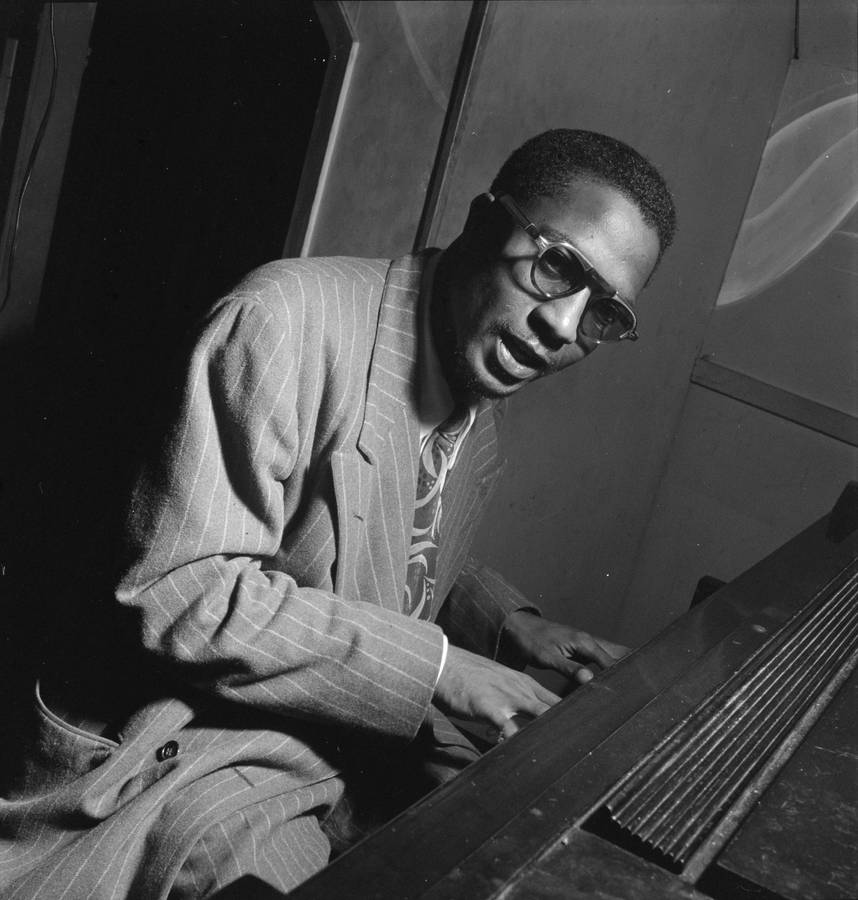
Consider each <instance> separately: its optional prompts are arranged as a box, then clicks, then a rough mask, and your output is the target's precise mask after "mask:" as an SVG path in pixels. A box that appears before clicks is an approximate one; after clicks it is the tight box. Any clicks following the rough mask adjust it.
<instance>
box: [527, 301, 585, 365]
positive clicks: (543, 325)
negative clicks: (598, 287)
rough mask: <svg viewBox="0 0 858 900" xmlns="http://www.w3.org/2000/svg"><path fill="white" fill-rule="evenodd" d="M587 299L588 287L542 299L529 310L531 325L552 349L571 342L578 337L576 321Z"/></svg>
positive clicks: (581, 314)
mask: <svg viewBox="0 0 858 900" xmlns="http://www.w3.org/2000/svg"><path fill="white" fill-rule="evenodd" d="M589 299H590V289H589V288H588V287H586V288H584V289H583V290H580V291H578V292H577V293H575V294H570V295H569V296H568V297H555V298H554V299H553V300H550V299H546V300H543V301H542V302H541V303H539V304H538V305H536V306H535V307H534V308H533V310H532V311H531V314H530V317H531V327H532V328H533V330H534V331H535V332H536V333H537V335H538V336H539V339H540V340H541V341H542V342H543V343H544V344H545V345H546V346H547V347H549V348H551V349H552V350H557V349H558V348H559V347H561V346H563V345H565V344H573V343H575V341H576V340H577V339H578V323H579V322H580V321H581V316H583V315H584V310H585V309H586V307H587V301H588V300H589Z"/></svg>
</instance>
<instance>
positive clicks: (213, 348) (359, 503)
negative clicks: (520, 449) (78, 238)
mask: <svg viewBox="0 0 858 900" xmlns="http://www.w3.org/2000/svg"><path fill="white" fill-rule="evenodd" d="M424 262H425V256H418V257H413V258H410V257H409V258H405V259H402V260H397V261H394V262H393V263H390V262H386V261H367V260H357V259H346V258H332V259H324V260H290V261H280V262H276V263H271V264H269V265H267V266H264V267H262V268H261V269H258V270H257V271H256V272H254V273H252V274H251V275H250V276H248V278H247V279H246V280H245V281H244V282H243V283H242V284H240V285H239V286H238V287H237V288H236V289H235V290H234V291H233V292H232V293H231V294H230V295H229V296H228V297H226V298H225V299H224V300H222V301H221V302H220V303H219V304H218V305H217V306H216V307H215V308H214V309H213V310H212V312H211V314H210V315H209V317H208V318H207V320H206V322H205V323H204V325H203V327H202V329H201V331H200V334H199V336H198V340H197V341H196V344H195V347H194V350H193V352H192V353H191V354H190V355H189V357H188V362H187V366H186V370H185V378H184V382H183V385H182V390H181V392H180V394H178V395H177V402H176V408H175V410H173V411H172V423H173V424H172V426H171V427H170V428H169V429H168V431H167V432H166V434H165V435H164V439H163V442H162V443H161V446H160V447H159V448H158V450H157V452H156V453H155V454H154V455H153V456H152V458H151V459H150V460H148V462H147V463H146V465H145V466H144V468H143V469H142V472H141V475H140V478H139V481H138V484H137V487H136V489H135V493H134V495H133V499H132V503H131V506H130V512H129V517H128V525H127V535H126V538H127V539H126V558H125V564H124V568H123V574H122V577H121V580H120V582H119V584H118V587H117V590H116V600H117V602H118V603H119V604H121V605H122V606H124V607H125V608H127V609H128V610H131V611H133V612H134V613H135V614H136V616H137V621H139V629H140V632H139V636H140V642H141V643H142V644H143V645H144V646H145V648H146V651H147V653H148V654H149V656H150V657H151V660H152V661H153V662H154V663H156V664H157V665H158V666H159V667H160V668H161V669H163V671H165V672H167V673H168V674H169V677H170V679H171V680H170V683H172V684H173V685H176V687H175V690H172V691H171V693H173V694H174V696H167V697H164V696H159V697H153V698H152V699H151V701H150V702H147V703H144V704H143V705H142V706H141V707H140V708H139V709H138V710H137V711H136V712H135V713H134V714H133V715H132V716H131V717H130V719H129V720H128V721H127V722H126V724H125V727H124V728H123V729H122V731H121V735H120V740H119V741H118V742H114V741H108V740H106V739H104V738H100V737H97V736H94V735H91V734H88V733H87V732H85V731H82V730H81V729H78V728H74V727H72V726H69V725H67V724H65V723H64V722H63V721H62V720H61V719H59V718H58V717H57V716H56V715H54V714H53V713H52V712H51V711H50V710H48V709H47V708H46V707H45V706H44V704H43V703H41V700H40V698H39V697H38V696H36V697H34V702H33V718H32V722H31V723H30V727H29V731H28V732H27V734H25V735H22V736H21V747H22V749H23V753H24V759H25V764H24V765H23V766H22V768H21V770H20V771H19V772H12V773H3V776H0V777H5V781H6V784H4V785H3V790H2V797H3V798H4V799H3V800H2V801H0V895H2V897H3V898H4V900H13V898H14V900H25V898H36V897H38V898H53V897H57V898H60V897H63V898H68V900H77V898H83V897H98V898H107V897H111V898H119V897H126V896H131V897H146V898H149V897H166V896H167V893H168V892H169V889H170V885H172V884H173V883H174V881H175V880H176V879H177V878H178V879H179V882H178V885H184V887H183V888H182V890H184V891H185V892H186V893H187V894H188V895H189V896H193V895H194V894H195V893H197V894H201V895H204V894H205V893H206V892H208V891H211V890H214V889H215V888H217V887H218V886H221V885H222V883H225V882H226V881H228V880H231V879H234V877H237V875H238V874H243V873H245V872H248V871H253V872H256V873H257V874H259V875H260V877H263V878H265V879H266V880H268V881H270V882H271V883H273V884H275V885H277V886H279V887H281V888H284V889H285V888H286V887H288V886H291V885H293V884H296V883H297V882H298V881H300V880H303V879H304V878H306V877H308V876H309V875H310V874H312V872H313V871H315V870H316V869H318V868H319V867H320V866H321V865H323V864H324V862H325V859H326V855H327V842H326V839H325V837H324V835H323V834H322V832H321V831H320V830H319V827H318V822H319V820H320V819H323V818H324V816H325V815H326V813H327V811H328V810H329V809H330V808H331V807H332V806H333V805H334V804H335V803H336V802H337V800H338V799H339V797H340V796H341V794H342V790H343V783H342V778H341V777H340V775H339V772H340V771H341V770H342V769H343V768H347V766H348V745H349V742H350V741H353V740H355V739H357V740H360V741H361V742H364V743H365V742H370V743H371V742H372V741H374V740H376V739H378V738H381V737H384V738H385V739H388V741H392V743H386V744H385V746H387V747H395V746H396V741H399V742H400V745H401V746H402V747H405V746H406V745H407V743H408V742H409V741H411V740H412V739H413V738H414V737H415V735H416V734H417V732H418V729H420V727H421V725H422V724H423V723H425V722H428V723H430V725H431V727H432V728H434V734H435V740H436V742H437V744H438V745H441V746H446V745H449V746H455V745H457V744H459V745H461V746H462V747H466V745H467V742H465V741H464V740H463V739H462V738H461V737H460V736H458V733H457V732H455V731H454V730H453V729H452V727H451V726H450V725H449V723H447V722H446V720H445V719H444V717H443V716H440V715H439V714H437V712H435V711H432V710H431V707H430V704H431V698H432V693H433V689H434V684H435V679H436V676H437V674H438V669H439V665H440V660H441V653H442V643H443V636H442V631H441V627H439V625H438V624H436V623H435V622H434V621H431V620H434V619H435V617H436V616H437V614H438V611H439V610H438V608H437V607H439V606H440V605H441V602H442V600H443V598H444V597H445V595H447V594H449V595H450V596H449V600H448V602H447V603H446V604H445V606H444V609H443V615H442V620H443V623H444V629H445V631H446V632H447V634H448V636H449V638H450V640H451V641H452V642H453V643H457V644H462V645H463V646H468V647H471V648H473V649H479V650H480V651H481V652H485V653H486V654H487V655H492V654H493V653H494V652H495V649H496V646H497V636H498V633H499V630H500V628H501V625H502V623H503V621H504V619H505V618H506V616H507V615H508V613H509V612H510V611H511V610H513V609H517V608H521V607H522V606H523V605H525V604H524V601H523V600H522V598H521V597H520V596H519V595H518V594H517V593H516V592H515V591H514V590H513V589H512V588H511V587H510V586H508V585H506V583H505V582H503V581H502V580H501V579H499V578H498V577H497V576H494V575H493V574H491V573H488V572H487V571H486V570H483V569H480V568H479V567H478V566H477V565H476V564H475V563H473V562H471V561H467V553H468V546H469V545H470V542H471V538H472V535H473V532H474V529H475V527H476V524H477V519H478V511H479V508H480V506H481V505H482V504H483V503H484V501H485V498H486V497H487V495H488V493H489V491H490V490H491V487H492V486H493V484H494V483H495V480H496V478H497V475H498V471H499V470H498V466H497V464H496V431H495V427H496V422H495V416H496V414H497V412H498V411H497V410H494V409H493V408H492V406H491V405H490V404H488V403H484V404H482V405H481V407H480V409H479V411H478V414H477V419H476V421H475V423H474V427H473V428H472V430H471V435H470V436H469V438H468V440H467V441H466V442H465V446H464V447H463V449H462V452H461V456H460V458H459V460H458V462H457V465H456V467H455V469H454V470H453V471H452V473H451V476H450V478H449V480H448V483H447V485H446V487H445V496H444V504H445V528H444V531H445V540H444V543H443V544H442V546H441V547H440V548H439V555H438V570H437V593H436V599H435V608H433V610H432V615H431V616H430V619H431V620H430V621H426V620H423V619H414V618H409V617H408V616H406V615H405V614H404V611H403V609H402V601H403V594H404V585H405V573H406V561H407V557H408V545H409V536H410V532H411V524H412V515H413V508H414V496H415V479H416V456H417V447H418V443H419V435H418V423H417V421H416V417H415V415H414V409H413V403H412V398H413V392H414V385H415V371H416V369H415V367H416V347H417V343H416V327H417V309H416V305H417V298H418V293H419V284H420V277H421V272H422V267H423V264H424ZM463 567H464V571H463ZM460 572H461V573H462V577H461V578H459V575H460ZM457 578H458V579H459V580H458V581H457ZM454 585H455V589H454ZM180 686H181V687H180ZM81 699H82V701H83V700H84V698H81ZM430 712H431V715H430ZM168 745H169V747H170V748H171V749H170V752H169V753H168V752H166V751H165V748H167V747H168ZM289 823H294V824H289ZM248 827H249V828H250V831H251V834H250V835H247V834H245V835H244V836H243V837H242V838H241V840H237V839H235V836H234V835H233V836H232V837H231V832H230V829H238V830H241V831H243V832H244V831H246V830H247V828H248ZM205 858H210V859H211V860H212V865H211V867H210V868H209V870H208V871H205V869H206V867H205V864H204V863H203V864H201V860H203V859H205ZM215 860H217V862H215ZM230 873H232V874H230ZM236 873H237V874H236ZM178 885H177V889H178Z"/></svg>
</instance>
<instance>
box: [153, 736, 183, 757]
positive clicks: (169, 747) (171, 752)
mask: <svg viewBox="0 0 858 900" xmlns="http://www.w3.org/2000/svg"><path fill="white" fill-rule="evenodd" d="M178 752H179V745H178V744H177V743H176V742H175V741H167V743H166V744H164V746H163V747H159V748H158V749H157V751H156V752H155V757H156V758H157V760H158V762H164V760H165V759H172V758H173V757H174V756H175V755H176V754H177V753H178Z"/></svg>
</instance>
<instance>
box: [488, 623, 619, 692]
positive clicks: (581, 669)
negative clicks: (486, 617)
mask: <svg viewBox="0 0 858 900" xmlns="http://www.w3.org/2000/svg"><path fill="white" fill-rule="evenodd" d="M503 640H504V642H508V644H507V645H508V646H509V647H510V648H511V649H512V652H513V653H515V654H516V656H517V658H518V659H520V660H522V662H523V663H524V664H525V665H527V664H530V665H532V666H536V667H537V668H539V669H554V670H555V671H556V672H560V674H561V675H565V676H566V677H567V678H571V679H572V680H573V681H577V682H578V683H579V684H584V683H585V682H587V681H589V680H590V679H591V678H592V677H593V674H594V671H593V669H594V667H597V668H599V669H605V668H607V667H608V666H612V665H613V664H614V663H615V662H616V661H617V660H618V659H620V657H622V656H625V655H626V654H627V653H628V652H629V648H628V647H623V646H622V645H621V644H614V643H612V642H611V641H606V640H605V639H604V638H597V637H593V635H591V634H587V632H586V631H578V630H577V629H575V628H571V627H570V626H568V625H561V624H560V623H559V622H551V621H550V620H548V619H543V618H542V617H541V616H537V615H535V614H534V613H531V612H527V611H526V610H523V609H520V610H517V611H516V612H514V613H510V615H509V616H508V617H507V620H506V622H505V624H504V632H503Z"/></svg>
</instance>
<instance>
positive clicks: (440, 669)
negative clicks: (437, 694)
mask: <svg viewBox="0 0 858 900" xmlns="http://www.w3.org/2000/svg"><path fill="white" fill-rule="evenodd" d="M441 637H442V638H444V646H443V648H442V649H441V665H440V666H438V674H437V675H436V676H435V684H433V685H432V690H435V688H436V687H438V682H439V681H440V679H441V673H442V672H443V671H444V663H446V662H447V649H448V647H449V646H450V642H449V641H448V640H447V635H446V634H442V635H441Z"/></svg>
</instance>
